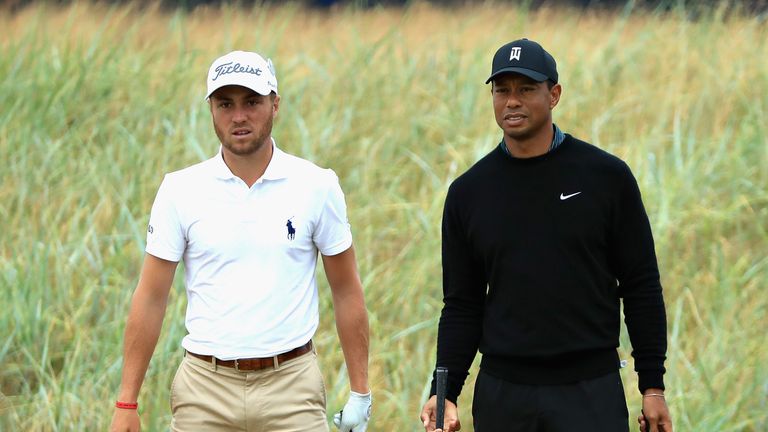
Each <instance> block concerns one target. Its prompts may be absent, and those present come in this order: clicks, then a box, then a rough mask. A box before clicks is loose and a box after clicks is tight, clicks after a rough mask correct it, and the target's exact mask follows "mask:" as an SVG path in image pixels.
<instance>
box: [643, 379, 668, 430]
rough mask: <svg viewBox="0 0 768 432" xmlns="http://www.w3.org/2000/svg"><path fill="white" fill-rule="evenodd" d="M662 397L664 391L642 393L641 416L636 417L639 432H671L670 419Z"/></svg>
mask: <svg viewBox="0 0 768 432" xmlns="http://www.w3.org/2000/svg"><path fill="white" fill-rule="evenodd" d="M659 395H662V396H659ZM663 395H664V390H661V389H647V390H646V391H644V392H643V415H640V416H638V417H637V423H638V424H639V425H640V432H646V431H650V432H672V417H671V416H670V415H669V408H667V401H666V399H664V396H663Z"/></svg>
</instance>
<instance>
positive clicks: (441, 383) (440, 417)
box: [435, 367, 448, 429]
mask: <svg viewBox="0 0 768 432" xmlns="http://www.w3.org/2000/svg"><path fill="white" fill-rule="evenodd" d="M435 380H436V381H437V412H436V413H435V427H436V428H439V429H442V428H443V423H444V422H445V390H446V387H447V386H448V368H444V367H439V368H437V370H436V371H435Z"/></svg>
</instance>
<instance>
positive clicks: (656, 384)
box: [637, 371, 664, 394]
mask: <svg viewBox="0 0 768 432" xmlns="http://www.w3.org/2000/svg"><path fill="white" fill-rule="evenodd" d="M637 377H638V380H637V387H638V389H639V390H640V393H641V394H642V393H643V392H644V391H646V390H647V389H649V388H658V389H662V390H664V373H663V372H660V371H643V372H638V373H637Z"/></svg>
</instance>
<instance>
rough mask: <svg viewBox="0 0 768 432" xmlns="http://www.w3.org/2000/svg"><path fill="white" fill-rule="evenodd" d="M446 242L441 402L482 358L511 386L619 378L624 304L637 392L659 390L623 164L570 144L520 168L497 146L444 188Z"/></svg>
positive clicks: (662, 346)
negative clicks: (444, 380)
mask: <svg viewBox="0 0 768 432" xmlns="http://www.w3.org/2000/svg"><path fill="white" fill-rule="evenodd" d="M442 234H443V247H442V253H443V293H444V304H445V305H444V307H443V311H442V315H441V317H440V324H439V329H438V341H437V365H438V366H444V367H447V368H448V370H449V376H448V395H447V397H448V399H449V400H451V401H453V402H456V399H457V397H458V395H459V393H460V392H461V388H462V386H463V385H464V381H465V379H466V377H467V375H468V369H469V367H470V365H471V363H472V360H473V358H474V357H475V354H476V353H477V351H478V350H479V351H480V352H481V353H482V354H483V356H482V361H481V365H480V367H481V369H483V370H484V371H486V372H487V373H489V374H492V375H495V376H497V377H500V378H502V379H505V380H508V381H510V382H515V383H522V384H539V385H541V384H544V385H546V384H563V383H569V382H576V381H579V380H583V379H589V378H595V377H598V376H601V375H604V374H606V373H609V372H611V371H615V370H616V369H618V367H619V361H618V355H617V352H616V348H617V347H618V346H619V331H620V321H619V320H620V314H621V313H620V304H619V302H620V299H623V302H624V315H625V321H626V323H627V328H628V330H629V336H630V340H631V343H632V347H633V352H632V355H633V357H634V358H635V370H636V371H637V372H638V375H639V387H640V391H643V390H645V389H646V388H664V383H663V374H664V359H665V353H666V345H667V342H666V317H665V309H664V300H663V297H662V288H661V284H660V282H659V271H658V266H657V262H656V254H655V252H654V244H653V237H652V234H651V228H650V224H649V222H648V217H647V215H646V212H645V209H644V207H643V203H642V199H641V197H640V190H639V189H638V186H637V182H636V181H635V178H634V176H633V175H632V173H631V171H630V169H629V167H628V166H627V165H626V164H625V163H624V162H623V161H621V160H620V159H618V158H617V157H615V156H613V155H611V154H609V153H607V152H605V151H603V150H600V149H598V148H597V147H595V146H592V145H591V144H588V143H585V142H583V141H580V140H578V139H575V138H573V137H572V136H570V135H566V138H565V140H564V141H563V143H562V144H561V145H560V146H559V147H557V148H556V149H555V150H553V151H551V152H549V153H546V154H544V155H541V156H538V157H533V158H528V159H516V158H513V157H510V156H509V155H507V154H505V153H504V151H503V150H502V149H501V148H500V146H497V147H496V149H494V150H493V151H492V152H491V153H489V154H488V155H487V156H485V157H484V158H483V159H481V160H480V161H478V162H477V163H476V164H475V165H474V166H472V167H471V168H470V169H469V170H468V171H467V172H466V173H464V174H463V175H461V176H460V177H459V178H457V179H456V180H455V181H454V182H453V184H452V185H451V186H450V188H449V191H448V195H447V197H446V200H445V208H444V212H443V228H442ZM434 393H435V385H434V382H433V385H432V394H434Z"/></svg>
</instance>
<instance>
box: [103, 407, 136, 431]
mask: <svg viewBox="0 0 768 432" xmlns="http://www.w3.org/2000/svg"><path fill="white" fill-rule="evenodd" d="M109 430H110V432H139V431H140V430H141V422H139V412H138V411H136V410H135V409H122V408H115V414H114V415H113V416H112V426H110V427H109Z"/></svg>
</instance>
